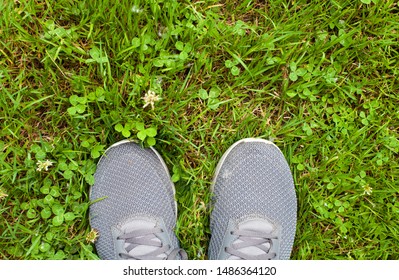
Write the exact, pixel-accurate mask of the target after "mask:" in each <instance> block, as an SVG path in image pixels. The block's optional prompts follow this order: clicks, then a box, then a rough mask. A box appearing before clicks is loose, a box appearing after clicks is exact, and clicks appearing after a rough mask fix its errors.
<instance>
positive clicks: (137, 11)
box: [131, 5, 143, 14]
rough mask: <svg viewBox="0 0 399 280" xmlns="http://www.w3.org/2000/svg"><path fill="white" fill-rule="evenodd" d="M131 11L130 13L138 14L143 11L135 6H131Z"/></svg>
mask: <svg viewBox="0 0 399 280" xmlns="http://www.w3.org/2000/svg"><path fill="white" fill-rule="evenodd" d="M131 11H132V13H135V14H139V13H141V12H142V11H143V9H140V8H139V7H137V6H136V5H133V7H132V10H131Z"/></svg>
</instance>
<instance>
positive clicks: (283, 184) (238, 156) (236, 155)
mask: <svg viewBox="0 0 399 280" xmlns="http://www.w3.org/2000/svg"><path fill="white" fill-rule="evenodd" d="M214 180H215V181H214V191H213V200H212V201H213V211H212V214H211V221H210V226H211V234H212V237H211V240H210V244H209V252H208V253H209V259H216V258H218V252H219V251H220V250H221V249H222V248H221V246H225V245H224V244H222V243H223V239H224V235H225V231H226V229H227V226H228V222H229V220H230V219H232V220H235V221H242V219H245V217H248V216H251V217H267V219H269V220H271V221H273V223H275V224H277V225H279V226H281V228H282V232H281V236H280V259H289V257H290V254H291V250H292V245H293V242H294V236H295V229H296V210H297V209H296V194H295V189H294V183H293V179H292V175H291V171H290V169H289V166H288V164H287V162H286V160H285V158H284V156H283V154H282V153H281V151H280V150H279V149H278V148H277V147H276V146H275V145H273V144H267V143H265V142H241V143H238V144H237V146H235V147H234V148H233V149H232V150H231V151H230V152H229V153H228V155H227V157H226V158H225V159H224V161H223V163H222V165H221V167H220V170H219V172H218V174H217V176H216V177H215V179H214Z"/></svg>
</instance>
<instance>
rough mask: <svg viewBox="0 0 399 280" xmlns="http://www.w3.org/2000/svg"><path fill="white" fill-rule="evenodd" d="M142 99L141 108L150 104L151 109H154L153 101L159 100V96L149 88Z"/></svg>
mask: <svg viewBox="0 0 399 280" xmlns="http://www.w3.org/2000/svg"><path fill="white" fill-rule="evenodd" d="M142 99H143V100H144V102H145V104H144V106H143V108H145V107H147V106H148V105H151V108H152V109H154V102H156V101H159V100H161V98H160V97H159V96H158V95H157V94H156V93H155V92H154V91H152V90H149V91H148V92H147V93H146V94H145V95H144V97H143V98H142Z"/></svg>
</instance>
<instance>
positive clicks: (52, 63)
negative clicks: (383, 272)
mask: <svg viewBox="0 0 399 280" xmlns="http://www.w3.org/2000/svg"><path fill="white" fill-rule="evenodd" d="M396 2H397V1H393V0H384V1H383V0H373V1H370V0H368V1H367V0H361V1H360V0H359V1H347V0H335V1H323V0H315V1H304V0H296V1H295V0H292V1H288V0H274V1H260V0H243V1H231V0H226V1H212V0H204V1H173V0H170V1H168V0H163V1H162V0H160V1H154V0H150V1H144V0H142V1H137V0H135V1H128V0H121V1H119V4H118V5H116V4H114V3H115V1H110V0H90V1H68V0H59V1H53V0H46V1H39V0H20V1H18V0H15V1H7V0H5V1H4V0H3V1H2V0H0V14H1V16H0V125H1V126H0V128H1V130H0V213H1V216H0V217H1V218H0V259H97V258H98V257H97V255H96V252H95V247H94V245H93V243H92V242H91V241H93V237H92V235H93V234H92V233H90V232H91V228H90V225H89V222H88V214H89V213H88V207H89V203H90V202H89V196H88V194H89V189H90V185H91V184H93V181H94V177H93V174H94V172H95V169H96V163H97V162H98V160H99V157H100V156H101V155H102V153H103V152H104V150H105V149H106V148H107V147H108V146H109V145H111V144H113V143H115V142H116V141H119V140H122V139H125V138H129V139H135V140H137V141H138V142H139V143H141V144H142V145H144V146H154V147H155V148H156V149H157V151H159V152H160V153H161V155H162V156H163V158H164V160H165V162H166V164H167V165H168V168H169V170H170V173H171V176H173V181H174V182H175V186H176V199H177V201H178V208H179V209H178V210H179V216H178V222H177V227H176V233H177V236H178V238H179V240H180V243H181V247H182V248H183V249H185V250H186V251H187V253H188V255H189V258H190V259H207V247H208V243H209V238H210V230H209V214H210V211H211V209H210V207H209V202H210V197H211V196H210V183H211V181H212V176H213V172H214V171H215V168H216V165H217V163H218V161H219V159H220V158H221V156H222V154H223V153H224V152H225V151H226V150H227V149H228V147H229V146H230V145H231V144H233V143H234V142H235V141H237V140H240V139H242V138H247V137H260V138H263V139H269V140H272V141H274V143H276V145H277V146H279V147H280V149H281V150H282V151H283V153H284V155H285V157H286V158H287V161H288V162H289V164H290V167H291V170H292V173H293V176H294V181H295V187H296V192H297V197H298V222H297V232H296V238H295V243H294V248H293V252H292V256H291V258H292V259H399V185H398V182H399V164H398V154H399V140H398V138H399V131H398V130H399V81H398V78H397V77H398V76H399V60H398V55H399V6H398V4H397V3H396ZM150 95H152V96H153V97H155V98H154V99H153V100H152V102H151V100H150V99H149V96H150ZM157 97H158V98H157ZM265 203H267V201H265Z"/></svg>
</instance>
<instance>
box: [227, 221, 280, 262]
mask: <svg viewBox="0 0 399 280" xmlns="http://www.w3.org/2000/svg"><path fill="white" fill-rule="evenodd" d="M238 229H239V230H248V231H256V232H264V233H271V232H272V231H273V230H274V226H273V225H272V224H271V223H269V222H268V221H265V220H263V219H251V220H249V221H245V222H243V223H240V224H239V225H238ZM252 238H253V239H255V240H256V239H258V240H261V239H262V238H257V237H252ZM241 242H244V241H242V240H240V239H239V238H237V240H235V241H234V242H233V243H232V244H233V245H235V244H239V243H241ZM262 245H263V246H265V247H266V248H267V249H270V244H269V243H268V242H265V243H262ZM237 251H239V252H242V253H244V254H247V255H250V256H257V255H261V254H265V251H263V250H261V249H259V248H258V247H256V246H248V247H244V248H241V249H237ZM239 259H240V258H239V257H237V256H233V255H232V256H230V257H229V258H228V260H239Z"/></svg>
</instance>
